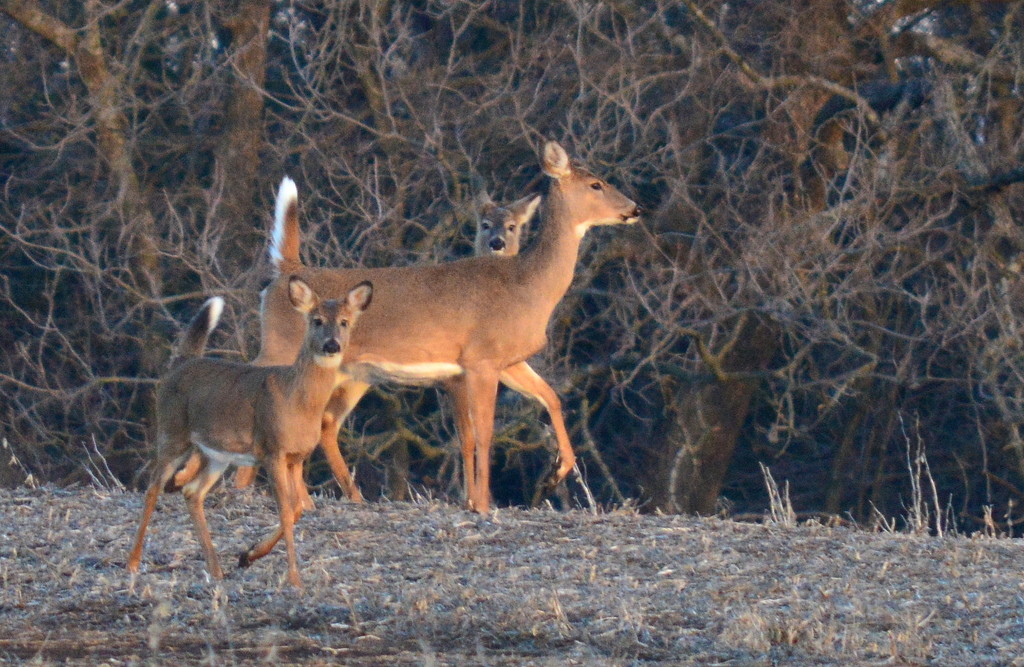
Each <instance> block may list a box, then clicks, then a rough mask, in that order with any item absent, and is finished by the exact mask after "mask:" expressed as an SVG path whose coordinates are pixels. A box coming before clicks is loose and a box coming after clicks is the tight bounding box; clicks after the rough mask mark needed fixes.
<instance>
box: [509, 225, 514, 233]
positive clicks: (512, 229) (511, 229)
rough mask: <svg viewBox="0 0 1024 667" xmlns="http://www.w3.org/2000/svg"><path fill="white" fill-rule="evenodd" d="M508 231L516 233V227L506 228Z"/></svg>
mask: <svg viewBox="0 0 1024 667" xmlns="http://www.w3.org/2000/svg"><path fill="white" fill-rule="evenodd" d="M508 231H510V232H514V231H516V226H515V225H509V226H508Z"/></svg>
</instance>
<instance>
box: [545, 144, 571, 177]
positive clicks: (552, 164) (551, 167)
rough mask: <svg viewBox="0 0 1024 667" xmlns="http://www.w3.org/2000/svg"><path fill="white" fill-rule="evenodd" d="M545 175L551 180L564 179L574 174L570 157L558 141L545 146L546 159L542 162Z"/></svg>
mask: <svg viewBox="0 0 1024 667" xmlns="http://www.w3.org/2000/svg"><path fill="white" fill-rule="evenodd" d="M541 166H542V168H543V169H544V173H545V174H547V175H548V176H550V177H551V178H562V177H564V176H568V175H569V174H570V173H572V166H571V165H570V164H569V155H568V154H567V153H566V152H565V149H564V148H562V147H561V146H559V145H558V142H557V141H549V142H548V143H546V144H545V145H544V157H543V160H542V162H541Z"/></svg>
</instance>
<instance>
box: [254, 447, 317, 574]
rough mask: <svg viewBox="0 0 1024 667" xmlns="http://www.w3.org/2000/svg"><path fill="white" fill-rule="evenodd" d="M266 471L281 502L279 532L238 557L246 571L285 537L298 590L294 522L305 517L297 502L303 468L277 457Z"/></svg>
mask: <svg viewBox="0 0 1024 667" xmlns="http://www.w3.org/2000/svg"><path fill="white" fill-rule="evenodd" d="M266 467H267V470H268V472H269V473H270V478H271V480H272V481H273V493H274V496H275V498H276V500H278V516H279V524H278V529H276V530H275V531H274V532H273V533H272V534H271V535H270V536H269V537H267V538H266V539H265V540H263V541H262V542H260V543H258V544H256V545H255V546H253V547H252V548H251V549H249V551H246V552H245V553H243V554H242V555H241V556H240V557H239V567H241V568H246V567H248V566H250V565H252V562H253V561H254V560H256V559H257V558H262V557H263V556H265V555H266V554H267V553H269V552H270V550H271V549H272V548H273V547H274V545H275V544H278V542H279V541H281V538H282V537H284V538H285V545H286V547H287V549H288V581H289V583H291V584H292V585H293V586H295V587H296V588H301V587H302V581H301V580H300V579H299V567H298V557H297V556H296V553H295V522H296V519H297V518H298V516H300V515H301V514H302V504H301V503H300V502H299V499H298V496H299V491H300V489H301V490H304V489H305V483H304V482H303V481H302V473H301V469H302V466H301V464H299V465H297V466H295V465H292V464H289V463H288V462H287V461H286V460H285V457H284V456H283V455H278V456H274V457H273V458H272V459H268V460H267V462H266ZM294 467H298V468H299V470H300V471H299V472H298V474H296V472H295V471H294V470H293V469H292V468H294Z"/></svg>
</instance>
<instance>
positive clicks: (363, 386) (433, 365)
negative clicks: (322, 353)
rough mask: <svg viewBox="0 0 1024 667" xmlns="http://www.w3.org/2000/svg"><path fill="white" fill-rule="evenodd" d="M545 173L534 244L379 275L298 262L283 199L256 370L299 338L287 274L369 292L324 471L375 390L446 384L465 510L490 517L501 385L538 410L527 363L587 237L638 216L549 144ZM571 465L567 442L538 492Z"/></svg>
mask: <svg viewBox="0 0 1024 667" xmlns="http://www.w3.org/2000/svg"><path fill="white" fill-rule="evenodd" d="M541 168H542V170H543V172H544V173H545V174H546V175H547V176H548V177H549V179H550V187H549V188H548V192H547V194H546V195H545V196H544V197H543V209H542V210H543V216H542V217H543V225H542V227H541V229H540V231H539V232H538V234H537V237H536V242H535V243H533V244H532V245H531V246H530V247H529V248H528V249H526V250H524V251H523V252H521V253H519V254H517V255H515V256H512V257H502V256H493V255H492V256H483V257H469V258H465V259H461V260H456V261H452V262H446V263H442V264H435V265H416V266H405V267H386V268H377V269H332V268H313V267H307V266H305V265H303V264H302V262H301V260H300V258H299V228H298V215H297V200H293V199H290V198H289V197H288V196H286V197H285V202H284V204H283V207H284V209H285V214H284V215H282V216H280V217H279V218H277V219H276V220H278V221H279V222H280V224H276V222H275V229H274V233H273V236H272V240H271V256H272V258H273V260H274V264H275V267H276V272H277V277H276V278H275V279H274V280H273V281H272V282H271V284H270V285H268V287H267V288H266V289H265V290H264V292H263V297H262V299H261V301H262V303H261V309H260V321H261V350H260V354H259V357H258V362H259V363H287V361H288V360H290V359H292V358H293V357H294V355H295V354H296V353H297V348H298V345H299V341H300V340H301V333H302V331H303V326H304V324H303V322H302V320H301V318H300V317H298V316H297V314H296V313H295V311H294V309H292V308H291V307H290V306H289V304H288V301H287V295H286V291H285V282H284V276H286V275H289V274H295V275H298V276H300V277H301V278H302V279H303V280H306V281H307V282H308V283H309V284H310V286H312V287H313V289H314V290H315V291H317V293H320V294H324V295H328V296H330V295H335V294H343V293H344V292H345V291H346V290H348V289H350V288H351V286H352V285H354V284H355V283H357V282H359V281H361V280H368V279H369V280H372V282H373V284H374V286H375V291H374V308H373V309H371V310H369V311H368V312H367V313H366V315H365V317H364V318H363V319H362V320H361V321H360V326H359V327H358V328H357V329H356V330H354V331H353V335H352V337H351V339H350V340H349V347H348V350H347V351H346V353H345V367H344V369H342V370H341V371H340V373H339V380H338V387H337V389H336V390H335V392H334V394H333V396H332V397H331V400H330V401H329V402H328V404H327V409H326V410H325V412H324V416H323V421H322V424H321V434H320V446H321V448H322V449H323V450H324V452H325V453H326V454H328V462H329V463H330V461H331V459H332V458H334V457H333V456H332V454H331V453H332V452H333V453H334V454H336V458H338V459H340V458H341V456H340V453H339V452H338V443H337V437H338V431H339V429H340V427H341V422H342V420H343V419H344V418H345V417H346V416H347V415H348V414H349V413H350V412H351V411H352V410H353V409H354V407H355V406H356V404H357V403H358V402H359V400H360V399H361V398H362V396H363V395H364V394H365V393H366V391H367V390H368V389H369V388H370V386H371V385H374V384H380V383H386V382H394V383H398V384H408V385H429V384H435V383H442V384H443V385H444V386H445V387H446V388H447V390H448V392H449V393H450V394H451V396H452V399H453V403H454V412H455V422H456V430H457V432H458V435H459V439H460V442H461V451H462V459H463V471H464V472H463V478H464V486H465V493H466V504H467V507H468V509H470V510H472V511H475V512H478V513H486V512H488V511H489V509H490V450H491V440H492V437H493V432H494V408H495V402H496V399H497V388H498V383H499V382H504V383H506V384H507V385H508V386H510V387H514V388H516V389H517V390H519V391H522V392H524V393H526V394H527V395H533V396H536V397H538V400H541V401H542V402H544V399H543V396H544V393H543V391H542V389H541V387H542V386H546V383H544V382H543V380H540V378H539V376H537V374H536V373H534V372H533V371H532V369H530V368H529V366H528V365H526V364H525V362H526V360H527V359H528V358H529V357H531V356H533V355H534V354H536V353H537V352H539V351H540V350H541V349H543V348H544V346H545V345H546V344H547V333H546V330H547V326H548V321H549V320H550V317H551V314H552V312H553V311H554V309H555V307H556V306H557V305H558V303H559V302H560V301H561V299H562V297H563V296H564V295H565V293H566V292H567V291H568V289H569V286H570V284H571V282H572V279H573V274H574V271H575V265H576V261H577V259H578V254H579V247H580V243H581V242H582V239H583V237H584V235H585V234H586V232H587V231H588V230H589V229H590V228H592V227H594V226H598V225H616V224H634V223H636V222H637V221H638V220H639V219H640V208H639V207H638V206H637V204H636V202H634V201H633V200H631V199H630V198H628V197H626V196H625V195H623V194H622V193H621V192H619V191H618V190H617V189H616V188H615V187H613V186H612V185H610V184H609V183H608V182H607V181H605V180H604V179H602V178H599V177H598V176H595V175H594V174H592V173H591V172H589V171H587V170H586V169H584V168H582V167H581V166H579V165H576V164H573V163H572V161H570V159H569V156H568V154H567V153H566V151H565V149H564V148H562V146H561V145H559V144H558V143H557V142H554V141H551V142H548V143H546V144H545V146H544V148H543V151H542V157H541ZM279 203H280V202H279ZM539 204H540V202H539V200H538V201H537V203H536V204H534V206H535V207H536V206H537V205H539ZM547 388H548V389H549V390H550V387H547ZM552 394H553V392H552ZM575 462H576V457H575V455H574V453H573V451H572V447H571V445H570V443H569V441H568V438H567V437H566V438H565V440H564V441H563V442H559V452H558V455H557V458H556V459H555V461H554V464H553V466H552V472H551V473H550V475H549V477H548V481H547V482H546V483H545V486H546V487H548V488H554V487H555V486H557V484H559V483H560V482H561V481H562V480H564V479H565V477H566V476H567V475H568V474H569V472H570V471H571V470H572V469H573V468H574V467H575Z"/></svg>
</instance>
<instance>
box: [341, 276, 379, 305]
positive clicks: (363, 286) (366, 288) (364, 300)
mask: <svg viewBox="0 0 1024 667" xmlns="http://www.w3.org/2000/svg"><path fill="white" fill-rule="evenodd" d="M372 300H373V283H371V282H370V281H369V280H364V281H363V282H361V283H359V284H358V285H356V286H355V287H353V288H352V289H351V290H350V291H349V293H348V296H347V297H346V298H345V301H346V302H347V303H348V306H349V308H351V309H352V310H355V311H357V312H362V311H364V310H366V309H367V308H369V307H370V301H372Z"/></svg>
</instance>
